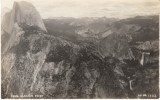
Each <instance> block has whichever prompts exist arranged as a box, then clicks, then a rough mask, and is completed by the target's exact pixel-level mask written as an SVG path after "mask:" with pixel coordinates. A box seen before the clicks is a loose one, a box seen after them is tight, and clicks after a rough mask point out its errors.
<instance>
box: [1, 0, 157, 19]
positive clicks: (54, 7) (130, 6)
mask: <svg viewBox="0 0 160 100" xmlns="http://www.w3.org/2000/svg"><path fill="white" fill-rule="evenodd" d="M13 1H14V0H2V2H5V3H4V4H3V3H2V4H3V5H2V6H7V7H9V8H11V5H12V4H13ZM16 1H21V0H16ZM23 1H24V0H23ZM26 1H28V2H31V3H32V4H33V5H34V6H35V7H36V8H37V10H38V11H39V12H40V14H41V15H42V17H43V18H47V17H59V16H64V17H101V16H106V17H113V16H114V17H118V18H126V17H132V16H137V15H152V14H160V1H159V0H26Z"/></svg>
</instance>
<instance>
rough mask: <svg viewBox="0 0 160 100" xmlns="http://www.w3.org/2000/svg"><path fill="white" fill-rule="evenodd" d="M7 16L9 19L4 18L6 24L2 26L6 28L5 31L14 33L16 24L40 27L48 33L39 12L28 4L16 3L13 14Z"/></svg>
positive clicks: (23, 2)
mask: <svg viewBox="0 0 160 100" xmlns="http://www.w3.org/2000/svg"><path fill="white" fill-rule="evenodd" d="M6 16H7V17H5V16H4V17H5V19H4V20H3V21H4V22H3V23H4V24H2V25H3V26H4V30H5V31H6V32H8V33H12V32H13V31H14V26H15V24H16V23H18V24H22V23H25V24H27V25H30V26H38V27H39V28H40V29H41V30H43V31H46V28H45V26H44V24H43V21H42V19H41V17H40V14H39V13H38V12H37V10H36V8H35V7H34V6H33V5H32V4H30V3H28V2H25V1H21V2H14V4H13V8H12V10H11V12H10V13H9V14H7V15H6ZM5 21H8V22H5ZM3 26H2V27H3Z"/></svg>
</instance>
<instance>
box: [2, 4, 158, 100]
mask: <svg viewBox="0 0 160 100" xmlns="http://www.w3.org/2000/svg"><path fill="white" fill-rule="evenodd" d="M26 8H28V10H26ZM31 10H32V11H35V8H34V7H33V6H32V5H31V4H30V3H27V2H16V3H15V4H14V7H13V9H12V12H11V14H12V13H13V11H16V12H17V13H15V15H12V17H13V18H11V19H14V21H13V23H14V27H12V29H13V30H14V31H13V32H12V33H8V32H7V31H5V28H4V27H2V28H4V29H3V30H2V31H3V32H4V34H3V35H2V47H3V48H2V71H1V72H2V79H1V81H2V83H1V86H2V93H1V95H2V98H13V97H11V94H12V95H29V94H30V95H37V94H40V95H43V97H42V98H50V99H52V98H75V99H76V98H137V96H138V94H142V93H154V94H156V95H157V97H156V98H158V94H159V92H158V75H159V74H158V71H159V69H158V53H159V52H158V42H157V41H158V37H157V38H155V37H153V38H151V39H150V38H149V37H148V38H147V40H145V39H143V38H139V39H138V40H136V39H135V37H136V36H137V34H138V35H139V34H140V33H141V32H142V31H140V32H139V30H141V29H140V28H137V27H135V25H130V26H128V27H127V24H128V23H129V24H133V23H134V24H135V21H134V20H135V19H134V18H133V19H127V22H126V21H125V20H121V21H118V22H117V23H118V26H121V27H118V26H117V23H114V25H111V28H110V27H109V26H108V28H107V29H111V30H115V29H116V31H117V32H119V33H111V34H109V35H103V33H100V35H103V36H105V37H101V38H99V39H95V38H94V37H90V38H88V37H87V38H86V37H82V36H81V37H78V39H77V38H76V39H74V40H73V39H72V37H69V36H68V34H66V35H65V36H66V37H67V36H68V37H67V39H66V38H63V37H61V36H59V35H56V36H54V34H50V33H47V32H45V30H44V29H45V27H42V26H43V22H41V21H40V20H39V21H38V22H36V21H35V22H33V23H31V21H32V20H33V19H34V18H37V17H35V16H39V15H37V14H36V13H31V12H30V11H31ZM23 11H24V12H23ZM26 12H27V13H26ZM25 14H26V15H28V16H30V18H31V19H28V17H27V16H24V15H25ZM128 20H129V21H128ZM136 20H137V19H136ZM145 20H146V19H145ZM39 22H40V23H41V24H38V23H39ZM142 22H143V21H142ZM142 22H141V24H142ZM151 22H152V21H151ZM7 23H8V22H5V23H4V24H7ZM9 23H12V22H10V21H9ZM124 23H125V24H126V25H124ZM4 24H3V25H4ZM72 24H74V25H75V24H77V23H75V22H74V23H72ZM141 24H138V27H140V26H143V27H144V28H143V29H145V28H149V27H147V25H143V24H142V25H141ZM145 24H147V23H145ZM152 24H153V26H152V25H151V26H152V28H151V29H153V30H152V31H155V29H156V27H157V26H156V25H155V26H154V24H155V23H152ZM41 25H42V26H41ZM66 25H67V24H66ZM96 25H97V24H96ZM123 25H124V26H123ZM93 26H94V25H93ZM133 26H134V28H133ZM50 27H51V26H50ZM66 27H67V26H66ZM126 27H127V28H126ZM131 27H132V28H131ZM59 28H63V27H59ZM98 29H99V28H98ZM103 29H104V27H103ZM151 29H150V30H151ZM98 31H99V30H98ZM135 31H136V32H135ZM110 32H113V31H110ZM114 32H115V31H114ZM121 32H125V33H124V34H121ZM132 32H133V33H134V32H135V34H133V33H132ZM155 32H157V31H155ZM63 34H64V33H63ZM96 34H97V33H96ZM104 34H106V33H104ZM149 34H150V33H149ZM156 34H157V33H156ZM75 36H77V35H75ZM134 36H135V37H134ZM79 38H81V39H79ZM91 40H92V41H91ZM147 41H150V43H148V42H147ZM144 52H147V53H148V52H149V59H147V58H145V54H144V55H143V57H144V60H145V59H147V60H146V61H144V62H145V63H143V66H142V65H141V64H140V60H141V58H142V54H143V53H144ZM147 56H148V55H147ZM19 98H22V97H19ZM28 98H29V99H31V98H34V97H28Z"/></svg>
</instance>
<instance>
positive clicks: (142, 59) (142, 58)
mask: <svg viewBox="0 0 160 100" xmlns="http://www.w3.org/2000/svg"><path fill="white" fill-rule="evenodd" d="M140 64H141V65H142V66H143V64H144V52H143V53H142V57H141V60H140Z"/></svg>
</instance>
